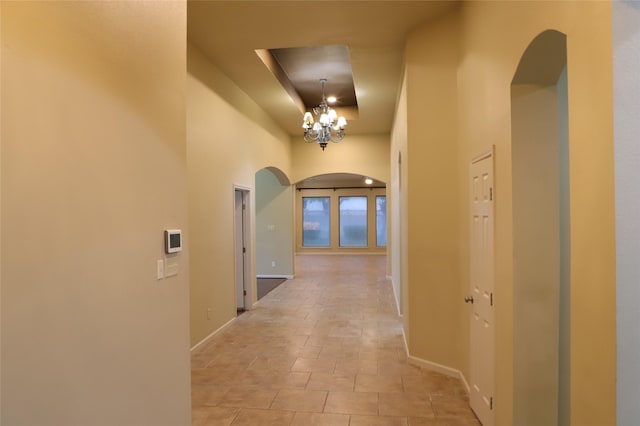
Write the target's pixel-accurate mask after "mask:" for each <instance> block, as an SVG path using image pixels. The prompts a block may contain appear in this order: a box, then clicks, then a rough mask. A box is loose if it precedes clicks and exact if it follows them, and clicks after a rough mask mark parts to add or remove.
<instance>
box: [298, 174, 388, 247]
mask: <svg viewBox="0 0 640 426" xmlns="http://www.w3.org/2000/svg"><path fill="white" fill-rule="evenodd" d="M295 215H296V225H295V229H296V253H343V254H347V253H348V254H364V253H366V254H386V250H387V234H388V229H387V193H386V184H385V182H383V181H381V180H378V179H376V178H375V177H371V176H363V175H358V174H352V173H330V174H324V175H318V176H312V177H309V178H306V179H304V180H301V181H300V182H298V183H296V208H295Z"/></svg>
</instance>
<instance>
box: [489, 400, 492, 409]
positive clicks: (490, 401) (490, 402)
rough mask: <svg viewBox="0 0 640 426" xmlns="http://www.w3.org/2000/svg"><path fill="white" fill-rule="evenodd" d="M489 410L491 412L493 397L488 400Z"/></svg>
mask: <svg viewBox="0 0 640 426" xmlns="http://www.w3.org/2000/svg"><path fill="white" fill-rule="evenodd" d="M489 410H493V397H491V398H489Z"/></svg>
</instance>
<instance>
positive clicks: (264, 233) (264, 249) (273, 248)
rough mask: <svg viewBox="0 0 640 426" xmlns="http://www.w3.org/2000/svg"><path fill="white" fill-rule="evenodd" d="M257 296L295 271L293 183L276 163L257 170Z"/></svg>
mask: <svg viewBox="0 0 640 426" xmlns="http://www.w3.org/2000/svg"><path fill="white" fill-rule="evenodd" d="M255 179H256V184H255V190H256V193H255V208H256V209H255V211H256V222H255V224H256V225H255V227H256V229H255V238H256V246H255V247H256V278H257V284H256V285H257V289H256V297H257V299H260V298H261V297H262V296H263V295H264V294H266V293H267V292H268V291H270V289H273V288H274V287H275V286H276V285H278V284H280V283H281V282H282V281H284V280H285V279H291V278H293V275H294V257H293V241H294V234H293V187H292V185H291V183H290V182H289V178H288V177H287V176H286V175H285V174H284V172H282V171H281V170H280V169H278V168H276V167H265V168H263V169H261V170H258V171H257V172H256V176H255Z"/></svg>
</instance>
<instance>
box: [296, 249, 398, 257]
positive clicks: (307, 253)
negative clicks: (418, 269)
mask: <svg viewBox="0 0 640 426" xmlns="http://www.w3.org/2000/svg"><path fill="white" fill-rule="evenodd" d="M309 250H311V251H308V250H305V249H302V250H301V251H297V252H296V253H295V254H296V256H316V255H320V256H325V255H326V256H386V255H387V252H386V251H354V252H350V251H349V249H347V248H344V247H343V248H341V250H344V251H340V252H337V251H326V252H323V251H313V250H316V249H315V248H313V249H309ZM327 250H331V249H330V248H327Z"/></svg>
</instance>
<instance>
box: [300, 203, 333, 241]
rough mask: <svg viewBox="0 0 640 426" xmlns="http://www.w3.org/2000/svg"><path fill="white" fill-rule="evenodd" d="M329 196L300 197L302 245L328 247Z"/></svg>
mask: <svg viewBox="0 0 640 426" xmlns="http://www.w3.org/2000/svg"><path fill="white" fill-rule="evenodd" d="M329 200H330V199H329V197H303V198H302V246H303V247H330V246H331V239H330V236H329V235H330V229H331V219H330V216H331V215H330V204H331V203H330V201H329Z"/></svg>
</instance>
